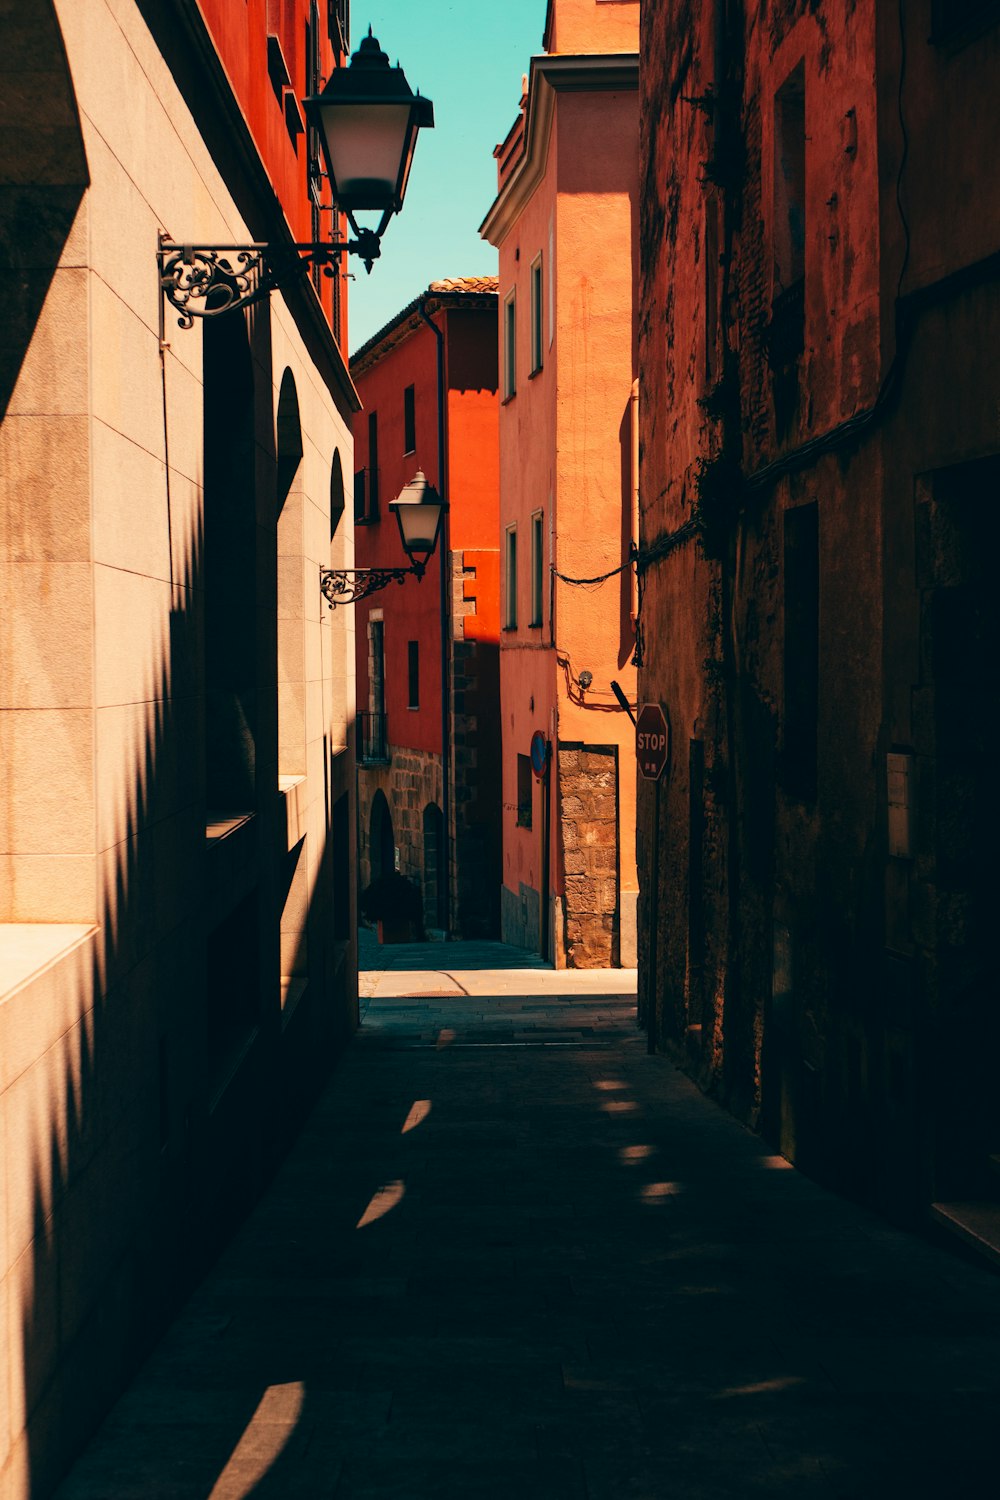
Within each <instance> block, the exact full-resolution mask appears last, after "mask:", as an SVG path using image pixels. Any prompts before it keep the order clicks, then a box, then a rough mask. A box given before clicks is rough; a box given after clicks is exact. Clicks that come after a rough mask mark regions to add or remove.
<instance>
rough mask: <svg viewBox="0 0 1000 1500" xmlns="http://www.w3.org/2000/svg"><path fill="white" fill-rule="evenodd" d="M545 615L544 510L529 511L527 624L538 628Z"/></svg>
mask: <svg viewBox="0 0 1000 1500" xmlns="http://www.w3.org/2000/svg"><path fill="white" fill-rule="evenodd" d="M544 616H545V512H544V511H543V510H541V509H539V510H535V511H532V513H531V615H530V618H529V620H528V624H529V625H530V626H531V627H532V628H533V629H536V630H537V629H540V627H541V625H542V623H543V621H544Z"/></svg>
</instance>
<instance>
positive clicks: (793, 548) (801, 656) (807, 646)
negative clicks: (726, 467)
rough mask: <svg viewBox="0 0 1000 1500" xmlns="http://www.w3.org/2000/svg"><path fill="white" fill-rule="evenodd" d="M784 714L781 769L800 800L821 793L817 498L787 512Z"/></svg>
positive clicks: (795, 795)
mask: <svg viewBox="0 0 1000 1500" xmlns="http://www.w3.org/2000/svg"><path fill="white" fill-rule="evenodd" d="M784 582H785V647H784V674H785V683H784V687H785V691H784V713H783V755H782V772H783V780H784V783H785V787H786V790H787V791H788V792H789V794H790V795H791V796H793V797H795V798H797V799H798V800H800V801H803V802H809V801H812V800H813V798H814V797H815V796H816V753H817V742H818V717H819V512H818V508H817V506H816V504H815V502H814V503H813V504H811V505H799V506H796V507H795V509H794V510H786V511H785V515H784Z"/></svg>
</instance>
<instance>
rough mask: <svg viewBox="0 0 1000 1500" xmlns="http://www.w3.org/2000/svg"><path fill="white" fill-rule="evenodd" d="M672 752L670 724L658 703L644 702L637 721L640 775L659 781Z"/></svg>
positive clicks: (637, 753) (649, 779)
mask: <svg viewBox="0 0 1000 1500" xmlns="http://www.w3.org/2000/svg"><path fill="white" fill-rule="evenodd" d="M669 754H670V725H669V724H668V723H667V716H666V714H665V713H664V712H663V709H662V708H661V707H660V705H659V704H658V703H644V704H643V705H642V708H641V709H640V710H639V717H638V718H637V719H636V721H635V758H636V762H637V764H638V767H639V774H640V776H645V778H646V780H647V781H658V780H659V778H660V773H661V772H662V770H663V767H664V766H665V765H666V763H667V757H668V756H669Z"/></svg>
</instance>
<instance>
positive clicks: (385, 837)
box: [368, 790, 396, 881]
mask: <svg viewBox="0 0 1000 1500" xmlns="http://www.w3.org/2000/svg"><path fill="white" fill-rule="evenodd" d="M368 827H369V836H368V859H369V862H370V864H371V878H372V881H376V880H378V878H379V877H380V876H381V875H391V874H392V872H393V870H394V869H395V868H396V839H395V835H394V834H393V831H392V814H391V813H390V811H389V804H388V802H387V801H386V796H385V793H384V792H383V791H381V790H379V791H377V792H376V793H375V795H374V797H373V798H372V810H371V816H370V819H369V824H368Z"/></svg>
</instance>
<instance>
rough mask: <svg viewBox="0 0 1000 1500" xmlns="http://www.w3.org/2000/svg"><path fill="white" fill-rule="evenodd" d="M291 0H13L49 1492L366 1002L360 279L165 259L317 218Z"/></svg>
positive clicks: (13, 292)
mask: <svg viewBox="0 0 1000 1500" xmlns="http://www.w3.org/2000/svg"><path fill="white" fill-rule="evenodd" d="M276 10H277V7H272V6H269V5H267V4H266V3H265V0H250V3H249V4H248V5H246V6H244V5H243V4H240V5H239V7H238V12H239V16H238V24H236V25H235V26H234V25H233V14H232V13H233V7H232V6H230V5H229V4H228V3H226V0H172V3H170V4H169V5H166V4H160V3H158V0H11V3H8V4H5V5H4V6H3V8H2V14H0V72H2V75H3V76H2V81H0V101H2V102H0V183H2V186H0V264H2V273H3V274H2V275H0V299H2V306H0V765H2V768H3V770H2V778H0V1158H2V1176H0V1202H2V1208H0V1349H2V1351H3V1361H2V1364H0V1495H2V1496H3V1500H25V1497H27V1496H28V1495H29V1494H30V1495H32V1496H34V1497H39V1496H44V1495H46V1494H48V1493H50V1492H51V1490H52V1488H53V1487H54V1485H55V1483H56V1482H57V1480H58V1478H59V1475H60V1473H61V1471H62V1470H63V1469H64V1467H65V1466H66V1465H67V1463H68V1461H69V1460H70V1458H71V1457H72V1456H73V1454H74V1451H75V1450H76V1448H77V1447H78V1446H79V1445H80V1443H81V1442H82V1441H83V1440H84V1439H85V1438H86V1437H87V1436H88V1435H89V1434H90V1432H91V1431H92V1430H93V1428H94V1427H95V1425H96V1424H97V1422H98V1421H99V1420H100V1419H101V1417H102V1416H103V1415H104V1413H105V1411H106V1410H107V1407H108V1405H109V1403H110V1402H111V1400H112V1399H113V1398H114V1397H115V1396H116V1395H117V1393H118V1391H119V1390H120V1387H121V1384H122V1382H123V1381H124V1380H125V1378H126V1377H127V1376H128V1375H129V1374H130V1372H131V1370H132V1368H133V1367H134V1365H135V1363H136V1361H137V1360H138V1359H139V1358H140V1357H141V1356H142V1355H143V1353H144V1352H145V1350H146V1349H147V1348H148V1346H149V1341H150V1339H151V1338H152V1337H153V1336H155V1334H156V1333H157V1331H158V1329H159V1328H160V1327H161V1326H162V1322H163V1320H164V1319H165V1318H166V1317H167V1316H168V1314H169V1312H170V1310H171V1308H172V1307H173V1306H174V1305H175V1303H176V1300H177V1298H178V1297H180V1296H182V1295H183V1294H184V1293H185V1292H186V1290H187V1289H188V1288H189V1286H190V1285H191V1282H192V1279H193V1278H194V1277H195V1276H196V1275H197V1273H198V1271H199V1269H200V1268H201V1267H202V1266H203V1265H204V1264H205V1263H206V1261H207V1260H208V1259H209V1258H210V1257H211V1256H212V1255H213V1254H214V1252H215V1251H216V1250H217V1248H218V1246H219V1244H220V1242H221V1239H222V1237H223V1236H224V1235H225V1234H226V1233H227V1231H228V1230H229V1229H230V1228H231V1226H232V1224H233V1223H234V1221H235V1220H236V1219H237V1218H238V1216H239V1215H241V1214H242V1213H243V1212H245V1210H246V1208H247V1206H248V1205H249V1204H250V1203H251V1202H252V1200H253V1197H254V1195H255V1193H256V1192H257V1191H258V1190H259V1187H260V1185H261V1183H262V1182H263V1181H264V1180H265V1179H266V1177H267V1175H268V1173H269V1172H270V1171H271V1170H272V1169H273V1167H274V1165H275V1163H276V1161H277V1159H278V1157H279V1155H280V1152H281V1150H282V1149H283V1145H284V1143H285V1142H286V1141H287V1139H288V1138H289V1135H290V1133H291V1131H292V1130H293V1129H294V1127H295V1125H296V1123H297V1122H298V1120H300V1119H301V1114H302V1110H303V1108H304V1107H306V1105H307V1104H308V1101H309V1100H310V1099H311V1098H313V1097H314V1095H315V1092H316V1090H317V1089H318V1087H319V1085H320V1083H321V1082H322V1080H323V1078H324V1077H325V1075H326V1073H327V1071H328V1069H329V1067H330V1065H331V1062H332V1060H333V1058H334V1056H335V1055H336V1051H337V1048H338V1047H339V1046H340V1045H341V1043H342V1042H343V1041H344V1040H345V1039H346V1037H347V1036H348V1035H349V1033H350V1032H351V1030H352V1028H353V1026H354V1024H355V1021H356V1014H357V1010H356V1006H357V978H356V948H355V937H354V933H355V906H354V895H353V881H352V878H351V876H352V870H353V864H354V834H353V830H354V827H355V812H354V806H355V801H354V796H355V794H354V759H353V752H352V748H351V737H352V732H353V686H352V680H353V674H354V640H353V634H352V631H351V625H350V620H349V618H347V617H343V616H340V617H336V618H331V616H330V614H329V612H328V611H327V609H326V607H325V604H324V601H323V599H322V596H321V594H320V591H319V582H318V580H319V569H320V566H321V565H327V566H328V565H330V564H331V563H339V564H341V565H343V564H345V563H347V562H349V561H350V557H351V550H352V545H353V542H352V530H353V525H352V518H351V515H350V511H349V509H346V507H345V504H344V494H343V475H345V474H346V475H350V474H351V473H352V472H353V468H354V464H353V456H352V438H351V417H352V414H353V411H354V409H355V408H356V406H357V397H356V393H355V391H354V388H353V386H352V384H351V381H350V378H349V375H348V371H347V367H346V362H345V359H344V356H343V354H342V353H341V350H340V348H339V346H338V344H337V341H336V339H335V337H334V332H333V325H334V323H335V322H336V321H337V308H338V307H339V306H340V302H341V299H340V296H339V293H336V292H335V291H334V292H333V294H331V292H332V289H331V287H330V286H329V284H321V286H320V288H319V290H317V288H316V287H315V286H314V284H313V282H312V281H311V280H310V279H309V278H308V277H303V278H301V280H300V281H298V282H296V283H295V284H294V285H293V286H290V287H289V288H288V290H287V291H286V292H284V293H280V294H276V295H274V296H273V297H272V298H271V299H270V300H262V301H260V302H258V303H257V304H256V305H255V306H253V308H252V309H251V310H250V311H248V312H242V311H235V312H234V311H230V312H228V313H226V314H224V315H223V316H221V317H219V318H216V319H213V320H205V321H204V322H199V321H196V322H195V324H194V326H193V327H190V328H184V327H181V326H180V325H179V322H178V313H177V311H176V310H175V309H173V308H170V307H168V306H167V305H166V304H165V302H164V300H163V299H162V297H161V287H160V266H159V264H158V251H159V248H160V239H161V236H162V235H164V234H166V235H168V236H170V237H171V238H173V239H175V240H177V241H185V242H188V241H195V242H198V243H200V244H204V245H219V244H222V245H225V244H231V243H233V242H234V241H235V242H239V243H247V242H254V241H270V242H274V241H277V242H278V243H280V244H284V243H286V242H290V241H292V240H309V239H310V238H311V232H310V231H311V218H312V215H311V208H310V195H309V192H308V186H307V161H306V157H305V154H304V144H303V142H302V140H301V132H298V133H297V132H295V131H294V129H293V123H294V122H293V120H292V114H291V113H290V112H289V110H288V109H286V105H287V103H288V101H287V100H283V99H282V98H281V97H280V95H276V93H275V90H274V87H273V79H272V78H271V77H270V75H269V60H270V63H271V67H272V69H273V67H274V58H275V56H276V49H277V52H280V54H281V55H282V56H283V58H284V59H285V62H286V63H287V65H288V69H289V75H290V76H289V86H290V87H291V88H292V90H293V94H294V96H295V97H296V98H300V97H302V96H303V95H304V94H305V93H306V92H307V91H308V88H309V85H310V77H309V73H308V71H307V64H308V62H309V57H307V56H306V53H305V51H304V49H303V47H302V45H301V43H302V38H303V37H304V36H307V35H308V36H310V37H311V40H312V44H313V47H312V52H311V56H312V57H313V60H314V61H315V60H317V59H318V64H319V66H322V68H323V69H324V70H329V69H332V68H333V67H334V66H335V65H336V63H337V62H338V60H339V59H340V58H341V57H342V56H343V46H344V30H345V23H346V6H345V5H335V6H329V7H328V6H326V5H324V6H323V7H322V15H320V10H319V7H316V6H314V5H310V4H309V3H308V0H294V3H289V4H286V5H284V6H283V7H282V8H281V11H282V13H281V15H280V16H277V15H276V14H275V12H276ZM269 34H270V40H269ZM341 311H342V309H341ZM349 705H350V709H351V710H352V713H351V718H350V719H349V717H348V708H349Z"/></svg>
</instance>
